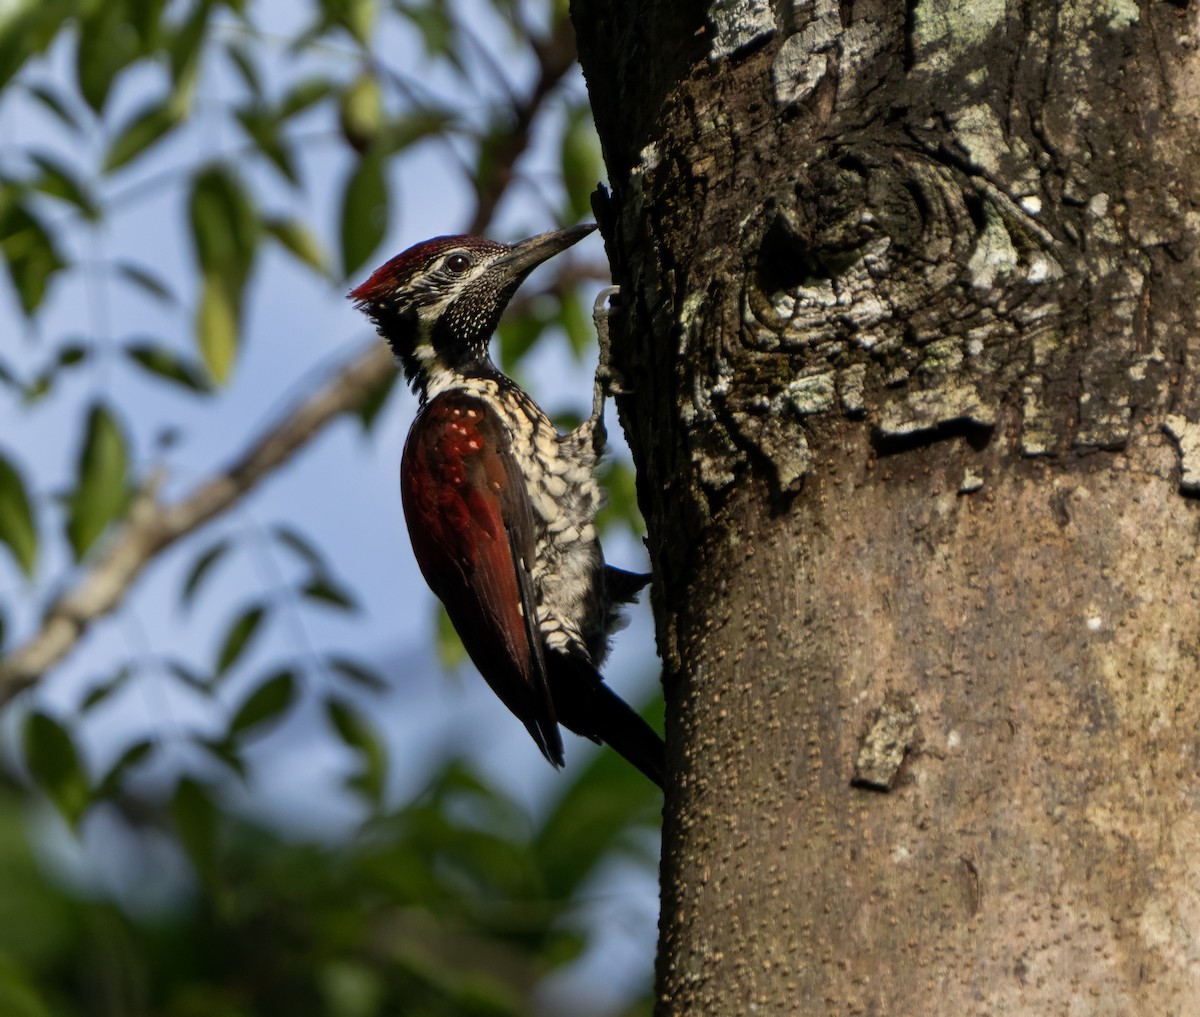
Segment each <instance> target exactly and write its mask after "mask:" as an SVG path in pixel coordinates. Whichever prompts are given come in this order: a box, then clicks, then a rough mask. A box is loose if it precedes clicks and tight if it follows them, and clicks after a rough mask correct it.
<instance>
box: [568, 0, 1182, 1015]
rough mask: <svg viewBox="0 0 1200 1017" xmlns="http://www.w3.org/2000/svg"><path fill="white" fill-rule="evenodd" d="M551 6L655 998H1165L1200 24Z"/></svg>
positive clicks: (1020, 1010)
mask: <svg viewBox="0 0 1200 1017" xmlns="http://www.w3.org/2000/svg"><path fill="white" fill-rule="evenodd" d="M618 6H619V7H620V8H621V10H620V12H619V13H616V14H614V13H612V12H611V8H612V5H609V4H600V3H596V2H584V0H576V4H575V7H576V9H575V10H574V12H573V13H574V17H575V21H576V26H577V30H578V35H579V46H580V53H581V59H582V61H583V66H584V71H585V73H586V75H587V79H588V85H589V89H590V91H591V96H592V102H593V108H594V111H595V115H596V122H597V125H598V128H599V131H600V136H601V140H602V142H603V145H604V149H605V156H606V159H607V164H608V168H609V172H610V179H611V186H612V194H611V197H610V199H609V200H608V201H607V202H606V203H603V204H602V206H601V207H600V209H599V213H600V217H601V225H602V228H603V230H604V234H605V239H606V241H607V244H608V249H609V253H610V257H611V259H612V262H613V266H614V273H615V276H616V281H617V282H618V283H619V284H620V285H621V287H622V290H623V293H624V297H623V311H622V313H621V315H620V317H619V319H618V320H617V321H616V322H615V323H614V326H613V331H614V361H615V365H616V368H617V370H618V373H619V374H620V375H621V377H622V382H623V386H622V387H623V388H624V390H625V394H624V395H623V396H621V397H620V398H619V400H618V405H619V409H620V411H621V415H622V422H623V423H624V425H625V427H626V430H627V431H628V434H629V437H630V441H631V445H632V447H633V451H634V456H635V460H636V464H637V468H638V478H639V479H638V482H639V495H640V499H641V504H642V509H643V511H644V513H645V515H646V519H647V524H648V527H649V543H650V551H651V555H652V559H653V563H654V571H655V582H654V587H653V590H654V607H655V612H656V619H657V625H658V633H659V647H660V650H661V653H662V658H663V665H664V683H665V687H666V697H667V709H668V732H667V733H668V747H669V755H670V759H671V762H672V767H673V777H672V781H671V786H670V788H669V790H668V794H667V801H666V825H665V832H664V858H663V869H662V879H663V911H662V922H661V937H662V938H661V943H660V955H659V965H658V993H659V997H658V998H659V1005H658V1012H659V1013H660V1014H662V1015H667V1014H687V1015H689V1017H691V1015H701V1014H714V1015H716V1014H720V1015H731V1014H736V1015H741V1014H747V1013H752V1012H759V1013H763V1012H772V1013H789V1014H790V1013H811V1014H821V1015H825V1014H888V1015H900V1014H914V1013H925V1014H954V1015H956V1017H957V1015H962V1014H985V1013H991V1014H1002V1013H1003V1014H1029V1015H1038V1017H1042V1015H1046V1014H1089V1015H1093V1014H1094V1015H1101V1014H1105V1015H1107V1014H1111V1015H1114V1017H1115V1015H1118V1014H1119V1015H1128V1014H1147V1015H1149V1014H1154V1015H1160V1014H1161V1015H1169V1014H1190V1013H1195V1012H1196V1009H1195V1008H1196V1007H1198V1006H1200V777H1198V775H1197V766H1198V759H1197V756H1198V753H1200V696H1198V695H1197V684H1198V679H1200V563H1198V561H1197V553H1196V551H1197V543H1198V533H1200V513H1198V507H1200V506H1198V502H1197V501H1196V500H1195V498H1194V495H1195V494H1196V493H1197V491H1198V490H1200V377H1198V376H1197V373H1196V372H1195V370H1194V368H1193V364H1194V363H1195V361H1196V358H1197V356H1198V355H1200V320H1198V318H1200V314H1198V312H1197V309H1196V305H1197V294H1198V288H1197V287H1198V284H1200V272H1198V267H1197V258H1198V255H1197V243H1196V240H1197V235H1198V232H1200V231H1198V227H1200V214H1198V208H1197V205H1198V200H1200V179H1198V177H1200V130H1198V128H1200V53H1198V47H1200V23H1198V22H1200V17H1198V14H1197V10H1196V9H1195V8H1193V7H1190V6H1189V4H1188V3H1187V0H1177V2H1163V0H1142V2H1140V3H1139V2H1135V0H1103V2H1096V0H1064V2H1059V3H1028V2H1017V0H1009V2H1008V3H1004V2H997V3H973V2H964V0H909V2H908V3H907V4H899V3H896V2H894V0H844V2H842V3H841V4H838V3H836V2H833V0H794V2H792V3H788V2H785V0H778V2H775V3H769V2H767V0H740V2H738V0H712V2H711V3H710V4H709V5H708V9H707V10H704V9H702V8H703V5H698V4H694V3H691V2H689V0H638V2H636V3H634V2H626V3H624V4H620V5H618Z"/></svg>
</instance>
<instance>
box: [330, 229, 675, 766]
mask: <svg viewBox="0 0 1200 1017" xmlns="http://www.w3.org/2000/svg"><path fill="white" fill-rule="evenodd" d="M593 229H595V227H594V226H593V225H584V226H575V227H573V228H571V229H565V230H558V231H556V232H551V233H543V234H541V235H539V236H536V237H530V238H529V239H528V240H522V241H521V242H520V243H517V244H511V245H509V244H501V243H496V242H495V241H492V240H485V239H483V238H481V237H473V236H447V237H434V238H433V239H432V240H426V241H424V242H423V243H420V244H417V245H415V246H414V247H410V248H409V249H408V250H407V251H405V252H404V253H403V254H399V255H397V256H396V257H395V258H393V259H392V260H391V261H389V262H387V264H385V265H383V266H382V267H380V268H379V269H378V270H376V271H375V273H374V274H373V275H372V276H371V277H370V278H369V279H368V280H367V281H366V282H364V283H363V284H362V285H361V286H359V287H357V288H356V289H354V290H353V291H351V293H350V298H351V299H352V300H354V301H355V303H356V305H357V306H358V308H359V309H360V310H362V311H363V312H364V313H365V314H366V315H367V316H368V317H369V318H371V320H372V321H374V322H375V325H376V327H377V328H378V330H379V334H380V335H381V336H383V338H384V339H386V340H387V341H388V343H389V344H390V345H391V348H392V351H393V352H394V353H395V355H396V357H397V359H398V360H399V362H400V366H401V367H402V368H403V370H404V374H405V376H406V377H407V379H408V381H409V382H410V383H411V384H412V386H413V388H414V390H415V391H416V393H417V396H418V397H419V399H420V409H419V411H418V413H417V416H416V419H415V420H414V421H413V425H412V429H411V430H410V431H409V434H408V441H407V442H406V443H405V446H404V457H403V461H402V463H401V467H400V487H401V494H402V498H403V503H404V515H405V519H406V520H407V522H408V531H409V535H410V537H411V538H412V545H413V551H414V553H415V555H416V559H417V563H418V564H419V565H420V567H421V572H422V573H423V574H424V576H425V580H426V582H428V583H429V586H430V588H431V589H432V590H433V592H434V593H435V594H437V596H438V597H439V598H440V599H441V601H442V603H443V604H444V605H445V606H446V612H447V614H449V616H450V620H451V621H452V622H453V623H454V627H455V629H456V630H457V631H458V634H459V637H460V638H461V639H462V642H463V646H464V647H466V650H467V653H468V654H469V655H470V657H471V660H472V661H473V662H474V664H475V666H476V667H477V668H478V669H479V671H480V673H481V674H482V675H483V677H484V678H485V679H486V680H487V682H488V684H489V685H490V686H491V687H492V689H493V690H494V691H495V693H496V695H498V696H499V697H500V699H501V700H502V701H503V702H504V705H505V706H507V707H508V708H509V710H511V711H512V712H513V714H515V715H516V716H517V718H518V719H520V721H521V722H522V723H523V724H524V725H525V727H526V728H528V730H529V733H530V734H531V735H532V736H533V740H534V741H535V742H537V745H538V748H540V749H541V750H542V754H543V755H544V756H545V757H546V758H547V759H548V760H550V762H551V763H553V764H554V765H555V766H561V765H562V763H563V743H562V736H561V734H560V732H559V729H558V725H559V724H560V723H561V724H562V725H563V726H565V727H567V728H568V729H569V730H571V731H574V732H575V733H577V734H580V735H583V736H585V737H587V738H591V739H592V740H594V741H601V742H606V743H607V744H609V745H611V746H612V747H613V748H614V749H616V750H617V751H618V752H619V753H620V754H621V755H623V756H624V757H625V758H626V759H628V760H629V761H630V762H631V763H633V765H634V766H636V767H637V768H638V769H639V770H641V771H642V772H643V773H644V774H646V776H648V777H649V778H650V779H651V780H653V781H654V782H655V783H657V784H659V785H660V786H661V784H662V779H663V778H662V771H663V745H662V740H661V739H660V738H659V737H658V735H657V734H656V733H655V732H654V730H653V729H652V728H651V727H650V726H649V725H648V724H646V722H645V721H644V720H642V718H641V717H640V716H638V714H637V713H635V712H634V711H633V710H632V709H630V707H629V706H628V705H627V704H626V703H625V702H624V701H622V700H621V698H620V697H619V696H617V695H616V693H614V692H613V691H612V690H611V689H609V688H608V686H607V685H605V684H604V682H603V680H602V679H601V676H600V672H599V667H600V665H601V664H603V662H604V657H605V655H606V653H607V651H608V641H609V636H610V634H611V633H612V631H613V629H614V628H615V627H616V625H617V623H618V620H619V608H620V605H621V604H622V603H625V602H628V601H629V600H631V599H632V598H633V596H635V595H636V593H637V591H638V589H639V588H640V587H641V586H642V585H644V582H645V578H644V577H642V576H636V575H633V574H631V573H627V572H623V571H621V570H620V569H615V568H612V567H611V566H606V565H605V564H604V557H603V555H602V554H601V551H600V544H599V541H598V540H597V538H596V528H595V519H596V513H597V511H598V510H599V509H600V506H601V504H602V502H603V493H602V491H601V489H600V486H599V484H598V483H597V482H596V478H595V468H596V462H597V460H598V459H599V457H600V455H601V453H602V452H603V449H604V423H603V401H604V397H603V388H602V385H601V384H600V382H599V381H598V382H597V388H596V398H595V401H594V404H593V411H592V415H591V417H589V418H588V419H587V420H585V421H584V422H583V423H582V424H581V425H580V426H579V427H577V428H576V429H575V430H574V431H571V432H570V433H569V434H559V433H558V431H557V430H556V429H555V427H554V425H553V424H552V423H551V422H550V419H549V418H548V417H547V416H546V414H545V413H543V412H542V410H541V408H540V407H539V406H538V405H537V403H535V402H534V401H533V400H532V399H531V398H530V397H529V395H528V394H527V393H526V392H525V391H524V390H522V389H521V388H520V386H518V385H517V383H516V382H514V381H513V380H512V379H511V378H509V377H507V376H506V375H505V374H503V373H501V371H499V370H498V369H497V368H496V367H495V365H494V364H493V363H492V361H491V359H490V357H489V355H488V345H489V343H490V341H491V337H492V333H493V332H494V331H495V329H496V326H497V324H498V323H499V320H500V315H501V314H502V313H503V311H504V309H505V307H506V306H507V305H508V302H509V300H511V299H512V296H513V294H514V293H515V292H516V291H517V287H518V286H520V284H521V282H522V281H523V280H524V279H525V277H526V276H527V275H528V274H529V273H530V272H531V271H533V269H534V268H536V267H537V266H538V265H539V264H541V263H542V262H543V261H545V260H546V259H548V258H550V257H552V256H553V255H555V254H558V253H559V252H561V251H564V250H566V249H567V248H568V247H570V246H571V245H572V244H574V243H575V242H576V241H577V240H580V239H581V238H582V237H584V236H586V235H587V234H588V233H590V232H591V231H592V230H593Z"/></svg>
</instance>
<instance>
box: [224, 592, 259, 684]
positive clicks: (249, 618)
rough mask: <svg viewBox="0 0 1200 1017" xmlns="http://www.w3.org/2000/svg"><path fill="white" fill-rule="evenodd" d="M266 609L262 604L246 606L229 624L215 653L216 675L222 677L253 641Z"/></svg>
mask: <svg viewBox="0 0 1200 1017" xmlns="http://www.w3.org/2000/svg"><path fill="white" fill-rule="evenodd" d="M266 613H267V609H266V607H265V606H264V605H262V604H256V605H254V606H253V607H250V608H247V609H246V610H245V611H243V612H242V613H241V614H240V615H238V617H237V618H236V619H234V621H233V624H232V625H230V626H229V630H228V631H227V632H226V633H225V639H224V640H223V642H222V643H221V651H220V653H218V654H217V666H216V668H215V671H216V677H217V678H222V677H224V676H225V674H226V673H228V671H229V669H230V668H231V667H233V666H234V664H236V663H237V662H238V661H239V660H241V658H242V656H243V655H244V654H245V652H246V651H247V650H248V649H249V648H250V646H251V644H252V643H253V641H254V637H255V634H256V633H257V632H258V630H259V628H260V627H261V625H262V622H263V618H265V617H266Z"/></svg>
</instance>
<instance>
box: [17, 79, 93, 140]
mask: <svg viewBox="0 0 1200 1017" xmlns="http://www.w3.org/2000/svg"><path fill="white" fill-rule="evenodd" d="M28 88H29V94H30V95H32V96H33V97H34V98H35V99H37V101H38V102H40V103H41V104H42V105H43V106H45V107H46V109H48V110H49V111H50V112H51V113H53V114H54V115H55V116H56V117H58V119H59V120H61V121H62V122H63V124H64V126H66V127H69V128H71V130H73V131H79V130H80V129H81V128H80V124H79V120H78V118H77V117H76V116H75V114H74V113H73V112H71V109H70V107H68V106H67V104H66V103H65V102H63V101H62V99H61V98H59V96H58V94H57V93H56V92H55V91H54V90H53V89H51V88H50V87H49V86H48V85H36V84H35V85H29V86H28Z"/></svg>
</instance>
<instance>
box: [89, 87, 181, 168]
mask: <svg viewBox="0 0 1200 1017" xmlns="http://www.w3.org/2000/svg"><path fill="white" fill-rule="evenodd" d="M182 120H183V117H182V115H181V113H180V111H179V110H177V109H176V108H175V106H174V105H173V104H172V102H171V101H170V100H163V99H156V100H154V101H152V102H150V103H147V104H146V105H145V106H143V107H142V108H141V109H140V110H138V112H137V113H135V114H134V115H133V116H132V117H130V118H129V120H128V121H126V123H125V125H124V126H123V127H122V128H121V129H120V130H119V131H118V132H117V136H116V137H115V138H113V140H112V143H111V144H110V145H109V146H108V152H107V153H106V154H105V156H104V172H105V173H112V172H113V171H114V170H117V169H120V168H121V167H122V166H124V165H125V164H126V163H127V162H130V161H132V160H133V159H136V158H137V157H138V156H139V155H141V154H142V153H143V152H145V151H146V150H147V149H149V148H150V147H151V146H152V145H154V144H155V143H156V142H158V141H160V140H162V138H163V137H165V136H166V135H167V134H168V133H169V132H170V131H171V129H172V128H173V127H176V126H178V125H179V124H180V123H181V122H182Z"/></svg>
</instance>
